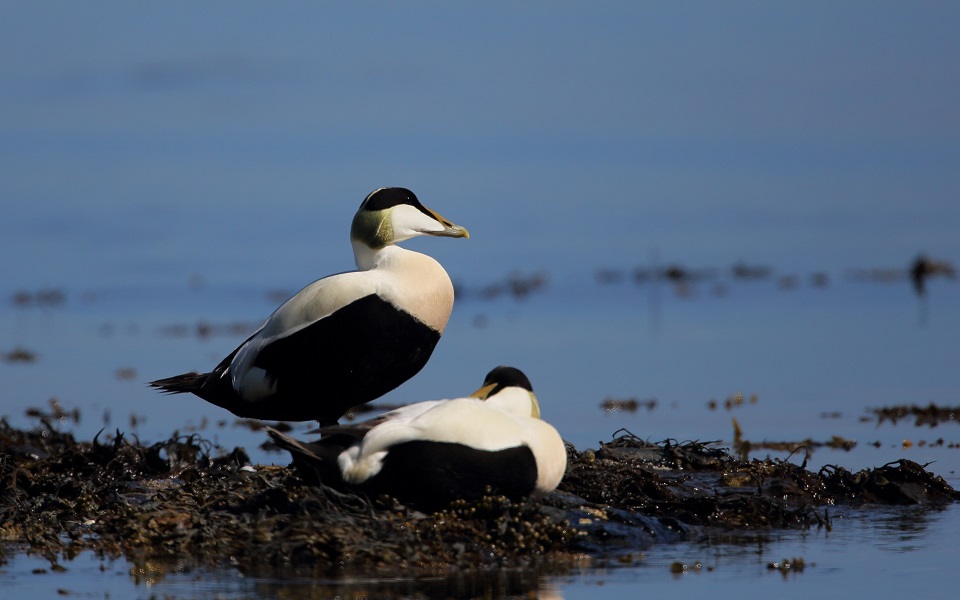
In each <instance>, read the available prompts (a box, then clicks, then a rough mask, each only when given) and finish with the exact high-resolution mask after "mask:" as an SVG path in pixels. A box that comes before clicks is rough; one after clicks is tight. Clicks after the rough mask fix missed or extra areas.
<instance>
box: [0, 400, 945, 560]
mask: <svg viewBox="0 0 960 600" xmlns="http://www.w3.org/2000/svg"><path fill="white" fill-rule="evenodd" d="M214 450H215V449H214V448H213V447H212V445H211V444H209V443H208V442H206V441H204V440H202V439H200V438H199V437H197V436H175V437H172V438H171V439H169V440H166V441H163V442H158V443H155V444H151V445H142V444H140V443H139V442H138V441H137V440H135V439H129V438H127V437H126V436H124V435H122V434H120V433H119V432H118V433H117V434H116V435H115V437H114V438H113V439H111V440H109V441H100V440H99V436H98V438H97V439H94V440H93V441H90V442H78V441H76V440H75V439H74V438H73V436H72V435H71V434H69V433H63V432H60V431H58V430H57V429H56V428H55V427H53V426H51V424H50V421H49V420H45V419H44V420H41V423H40V426H39V427H37V428H35V429H33V430H29V431H27V430H21V429H16V428H13V427H11V426H10V425H9V424H8V423H7V422H6V421H5V420H0V541H2V542H3V543H4V546H3V548H4V549H5V552H7V553H10V552H19V551H27V552H31V553H35V554H40V555H42V556H44V557H46V558H47V559H48V560H50V562H51V563H52V564H58V561H60V560H61V559H64V558H66V559H69V558H72V557H73V556H75V555H76V554H78V553H79V552H81V551H92V552H94V553H96V554H98V555H99V556H101V557H104V558H115V557H120V556H124V557H126V558H127V559H129V560H131V561H133V562H134V563H135V564H136V565H141V566H143V565H147V564H150V565H152V566H151V567H150V568H151V569H157V568H160V567H157V566H156V565H160V564H164V563H165V561H167V562H169V563H171V564H172V563H173V562H174V561H176V562H177V563H178V564H181V565H182V564H183V561H188V562H189V563H190V564H192V565H197V566H204V567H213V568H218V567H224V566H229V567H235V568H238V569H240V570H242V571H244V572H248V573H258V572H267V571H269V572H272V573H286V572H290V573H300V574H315V575H320V574H322V575H335V574H339V573H350V572H359V571H362V572H364V573H366V574H371V573H372V574H376V573H380V574H384V575H389V574H396V573H409V572H412V573H418V574H425V573H428V574H435V575H441V574H442V575H449V574H450V573H454V572H459V571H460V570H462V569H474V570H484V569H486V570H492V569H504V568H510V569H513V568H519V569H536V570H540V571H552V572H558V571H562V570H564V569H567V568H569V567H570V566H573V565H576V564H579V563H580V562H581V561H583V560H584V559H585V557H589V556H593V555H600V554H607V553H615V552H619V551H623V550H637V549H643V548H646V547H648V546H650V545H651V544H653V543H655V542H658V541H672V540H679V539H697V538H698V537H700V536H705V535H710V534H711V532H714V531H716V530H718V529H719V530H724V531H731V530H732V531H746V530H756V529H769V528H782V527H810V526H829V514H828V513H827V510H826V508H825V507H828V506H830V507H832V506H835V505H862V504H864V503H878V504H942V503H946V502H952V501H954V500H957V499H958V497H960V496H958V493H957V492H956V491H955V490H953V489H952V488H950V486H949V485H947V484H946V482H944V481H943V480H942V479H941V478H940V477H937V476H936V475H933V474H931V473H929V472H928V471H926V470H925V469H924V468H923V467H921V466H920V465H917V464H916V463H912V462H909V461H899V462H897V463H892V464H889V465H885V466H883V467H880V468H877V469H870V470H865V471H860V472H857V473H851V472H849V471H846V470H844V469H843V468H840V467H828V468H824V469H821V470H820V471H819V472H812V471H808V470H806V469H804V468H803V467H802V466H799V465H796V464H793V463H790V462H787V461H782V460H775V459H767V460H751V461H746V460H740V459H737V458H735V457H733V456H732V455H730V454H729V453H728V452H726V451H725V450H722V449H718V448H715V447H713V445H711V444H701V443H697V442H687V443H682V444H679V443H675V442H672V441H665V442H661V443H658V444H650V443H647V442H644V441H642V440H639V439H638V438H636V437H634V436H632V435H622V436H620V437H616V438H615V439H613V440H612V441H610V442H609V443H606V444H601V445H600V447H599V448H598V449H595V450H585V451H583V452H579V451H577V450H576V449H574V448H572V447H569V448H568V455H569V461H570V462H569V468H568V471H567V476H566V478H565V479H564V481H563V483H562V484H561V487H560V489H559V490H558V491H557V492H555V493H553V494H551V495H549V496H548V497H546V498H542V499H531V500H527V501H524V502H511V501H510V500H508V499H506V498H503V497H498V496H491V497H486V498H483V499H482V500H480V501H477V502H469V503H468V502H456V503H454V504H453V505H451V506H449V507H448V508H447V509H445V510H443V511H441V512H437V513H434V514H423V513H420V512H417V511H414V510H410V509H408V508H406V507H404V506H401V505H399V504H397V503H396V502H394V501H393V500H391V499H389V498H375V499H369V498H361V497H358V496H353V495H346V494H342V493H339V492H336V491H334V490H332V489H329V488H326V487H323V486H310V485H307V484H305V483H304V482H303V481H302V480H301V479H300V478H299V477H298V476H297V474H296V473H295V472H294V471H293V470H292V469H289V468H286V467H262V466H261V467H250V466H248V465H247V463H248V462H249V461H248V458H247V455H246V453H245V452H244V451H243V450H241V449H236V450H234V451H232V452H230V453H222V452H221V453H219V454H217V455H216V456H214ZM831 510H832V509H831ZM0 560H2V556H0ZM145 568H146V567H144V569H145Z"/></svg>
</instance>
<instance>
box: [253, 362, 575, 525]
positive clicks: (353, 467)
mask: <svg viewBox="0 0 960 600" xmlns="http://www.w3.org/2000/svg"><path fill="white" fill-rule="evenodd" d="M319 431H320V433H321V438H320V440H319V441H317V442H312V443H306V442H299V441H297V440H295V439H293V438H291V437H290V436H288V435H285V434H283V433H280V432H278V431H276V430H273V429H270V428H267V432H268V433H269V434H270V437H271V438H272V439H273V441H274V442H275V443H276V444H277V445H278V446H280V447H281V448H284V449H286V450H288V451H289V452H290V454H291V455H292V456H293V462H294V465H295V467H296V468H297V470H298V472H299V473H300V474H301V476H303V478H304V479H305V480H307V481H308V482H311V483H317V482H322V483H324V484H325V485H328V486H330V487H333V488H335V489H341V490H342V489H346V490H353V491H357V492H362V493H365V494H367V495H369V496H371V497H376V496H377V495H379V494H387V495H389V496H393V497H394V498H396V499H397V500H399V501H400V502H403V503H405V504H410V505H413V506H416V507H418V508H421V509H424V510H428V509H438V508H441V507H443V506H445V505H447V504H449V503H450V502H451V501H453V500H456V499H468V500H469V499H476V498H479V497H481V496H483V495H484V494H486V493H493V494H502V495H505V496H508V497H511V498H520V497H523V496H527V495H530V494H535V493H536V494H543V493H547V492H550V491H552V490H553V489H554V488H556V487H557V485H558V484H559V483H560V480H561V479H562V478H563V474H564V472H565V470H566V466H567V453H566V447H565V445H564V443H563V440H562V439H561V438H560V434H559V433H557V430H556V429H554V428H553V427H552V426H551V425H549V424H548V423H546V422H544V421H542V420H541V419H540V407H539V403H538V402H537V397H536V395H534V393H533V387H532V386H531V385H530V381H529V380H528V379H527V377H526V376H525V375H524V374H523V373H522V372H521V371H520V370H518V369H515V368H513V367H502V366H501V367H497V368H495V369H493V370H492V371H490V373H489V374H488V375H487V377H486V379H485V381H484V382H483V386H482V387H481V388H480V389H478V390H477V391H476V392H474V394H472V395H471V396H470V397H466V398H455V399H451V400H430V401H426V402H418V403H416V404H411V405H408V406H404V407H402V408H399V409H396V410H394V411H391V412H388V413H384V414H383V415H381V416H380V417H378V418H375V419H371V420H369V421H365V422H362V423H357V424H351V425H338V426H333V427H325V428H321V429H320V430H319Z"/></svg>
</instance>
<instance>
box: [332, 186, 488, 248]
mask: <svg viewBox="0 0 960 600" xmlns="http://www.w3.org/2000/svg"><path fill="white" fill-rule="evenodd" d="M418 235H434V236H441V237H454V238H461V237H462V238H469V237H470V233H469V232H468V231H467V229H466V228H465V227H460V226H459V225H455V224H454V223H451V222H450V221H448V220H446V219H444V218H443V217H441V216H440V215H439V214H438V213H436V212H435V211H432V210H430V209H429V208H427V207H426V206H424V205H422V204H420V201H419V200H418V199H417V197H416V195H414V193H413V192H411V191H410V190H408V189H406V188H399V187H388V188H380V189H378V190H374V191H373V192H371V193H370V195H369V196H367V197H366V198H365V199H364V200H363V203H362V204H361V205H360V209H359V210H358V211H357V214H356V215H355V216H354V217H353V224H352V225H351V227H350V240H351V241H352V242H353V243H354V245H355V246H356V245H357V244H363V245H364V246H366V247H367V248H370V249H372V250H379V249H380V248H383V247H385V246H389V245H391V244H396V243H397V242H402V241H403V240H408V239H410V238H412V237H416V236H418Z"/></svg>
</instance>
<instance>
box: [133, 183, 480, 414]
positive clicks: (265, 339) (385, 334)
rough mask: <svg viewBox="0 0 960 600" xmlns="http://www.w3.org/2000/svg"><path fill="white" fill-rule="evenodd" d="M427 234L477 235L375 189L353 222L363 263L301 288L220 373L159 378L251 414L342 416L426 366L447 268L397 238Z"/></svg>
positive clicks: (445, 310)
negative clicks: (353, 269) (408, 248)
mask: <svg viewBox="0 0 960 600" xmlns="http://www.w3.org/2000/svg"><path fill="white" fill-rule="evenodd" d="M420 235H433V236H443V237H455V238H460V237H462V238H468V237H470V235H469V233H468V232H467V230H466V229H465V228H463V227H460V226H458V225H454V224H453V223H451V222H450V221H448V220H446V219H444V218H443V217H441V216H440V215H439V214H437V213H436V212H434V211H432V210H430V209H429V208H427V207H425V206H423V205H422V204H420V201H419V200H417V197H416V196H415V195H414V194H413V192H411V191H410V190H407V189H404V188H381V189H378V190H376V191H374V192H372V193H371V194H370V195H369V196H367V197H366V199H364V201H363V203H362V204H361V205H360V209H359V210H358V211H357V214H356V215H355V216H354V217H353V224H352V226H351V228H350V240H351V241H352V242H353V254H354V258H355V260H356V263H357V268H358V270H357V271H351V272H347V273H340V274H337V275H331V276H329V277H325V278H323V279H320V280H318V281H315V282H313V283H311V284H310V285H308V286H307V287H305V288H303V289H302V290H300V292H298V293H297V294H296V295H295V296H293V297H292V298H290V299H289V300H287V301H286V302H285V303H284V304H283V305H282V306H280V308H278V309H277V310H276V311H275V312H274V313H273V314H272V315H271V316H270V318H269V319H267V321H266V322H265V323H264V324H263V325H262V326H261V327H260V329H258V330H257V331H256V332H255V333H254V334H253V335H251V336H250V337H249V338H248V339H247V341H245V342H244V343H243V344H241V345H240V347H238V348H237V349H236V350H234V351H233V352H231V353H230V355H229V356H227V357H226V358H224V359H223V360H222V361H221V362H220V364H218V365H217V366H216V368H214V370H213V371H211V372H210V373H185V374H183V375H177V376H175V377H170V378H167V379H160V380H158V381H154V382H151V383H150V385H151V386H152V387H154V388H157V389H159V390H162V391H164V392H167V393H173V394H176V393H182V392H190V393H193V394H196V395H197V396H199V397H201V398H203V399H204V400H206V401H208V402H211V403H213V404H215V405H217V406H220V407H223V408H225V409H227V410H229V411H230V412H232V413H234V414H235V415H238V416H241V417H249V418H253V419H270V420H278V421H309V420H314V419H315V420H317V421H319V422H320V424H321V425H331V424H335V423H336V422H337V420H338V419H339V418H340V417H341V416H343V414H344V413H346V412H347V411H348V410H350V408H352V407H354V406H358V405H361V404H364V403H366V402H369V401H371V400H374V399H376V398H379V397H380V396H382V395H383V394H386V393H387V392H389V391H390V390H392V389H394V388H396V387H397V386H399V385H400V384H401V383H403V382H405V381H406V380H408V379H410V378H411V377H413V376H414V375H416V374H417V373H418V372H419V371H420V369H422V368H423V366H424V365H425V364H426V363H427V360H428V359H429V358H430V354H431V353H432V352H433V349H434V347H435V346H436V345H437V342H438V341H439V340H440V335H441V334H442V333H443V330H444V328H445V327H446V325H447V320H448V319H449V318H450V311H451V310H452V308H453V284H452V283H451V282H450V277H449V276H448V275H447V272H446V271H444V270H443V267H441V266H440V263H438V262H437V261H436V260H434V259H433V258H431V257H429V256H426V255H425V254H421V253H419V252H414V251H412V250H407V249H404V248H401V247H399V246H397V245H395V244H396V243H397V242H402V241H403V240H407V239H410V238H412V237H416V236H420Z"/></svg>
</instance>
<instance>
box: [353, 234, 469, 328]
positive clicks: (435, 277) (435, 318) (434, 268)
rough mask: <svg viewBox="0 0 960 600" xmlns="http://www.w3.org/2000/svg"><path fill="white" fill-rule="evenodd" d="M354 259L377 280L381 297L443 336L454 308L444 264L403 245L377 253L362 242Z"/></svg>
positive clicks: (356, 250)
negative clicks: (402, 246) (441, 264)
mask: <svg viewBox="0 0 960 600" xmlns="http://www.w3.org/2000/svg"><path fill="white" fill-rule="evenodd" d="M353 256H354V259H355V260H356V263H357V268H358V269H360V270H361V271H366V272H369V273H371V275H372V276H374V277H375V278H376V281H377V282H378V284H377V285H378V290H379V291H378V293H379V294H380V295H381V297H383V298H385V299H387V300H389V301H390V302H392V303H393V304H394V305H395V306H397V307H398V308H401V309H403V310H405V311H407V312H408V313H410V314H412V315H413V316H414V317H416V318H417V319H418V320H420V321H422V322H423V323H426V324H427V325H429V326H430V327H432V328H433V329H434V330H436V331H438V332H440V333H443V330H444V328H445V327H446V326H447V320H448V319H449V318H450V311H451V310H452V309H453V283H451V282H450V277H449V276H448V275H447V272H446V271H444V270H443V267H442V266H440V263H438V262H437V261H436V260H434V259H433V258H431V257H430V256H427V255H426V254H421V253H419V252H414V251H413V250H407V249H406V248H401V247H400V246H394V245H388V246H384V247H383V248H380V249H378V250H374V249H372V248H370V247H369V246H367V245H366V244H363V243H360V242H353ZM374 273H375V275H373V274H374Z"/></svg>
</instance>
